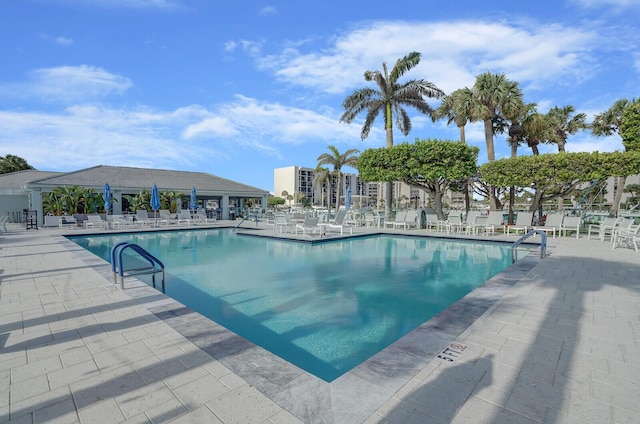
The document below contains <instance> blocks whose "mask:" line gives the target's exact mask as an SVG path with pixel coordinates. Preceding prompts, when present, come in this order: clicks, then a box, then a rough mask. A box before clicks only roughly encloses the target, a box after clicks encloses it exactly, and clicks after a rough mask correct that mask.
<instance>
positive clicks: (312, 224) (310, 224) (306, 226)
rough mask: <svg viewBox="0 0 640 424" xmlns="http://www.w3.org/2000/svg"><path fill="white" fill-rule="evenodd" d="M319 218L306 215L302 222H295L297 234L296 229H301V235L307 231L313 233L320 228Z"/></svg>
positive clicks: (304, 234)
mask: <svg viewBox="0 0 640 424" xmlns="http://www.w3.org/2000/svg"><path fill="white" fill-rule="evenodd" d="M318 220H319V218H318V217H317V216H315V217H314V216H308V217H306V218H305V219H304V222H299V223H297V224H296V234H298V230H302V236H303V237H304V236H306V235H307V233H309V234H315V233H317V232H318V231H320V230H321V228H320V226H319V225H318Z"/></svg>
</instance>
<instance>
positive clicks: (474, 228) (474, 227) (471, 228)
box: [464, 215, 489, 236]
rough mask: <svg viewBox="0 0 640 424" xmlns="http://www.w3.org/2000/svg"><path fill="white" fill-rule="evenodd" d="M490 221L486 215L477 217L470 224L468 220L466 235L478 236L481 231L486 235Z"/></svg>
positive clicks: (465, 229) (465, 228) (465, 227)
mask: <svg viewBox="0 0 640 424" xmlns="http://www.w3.org/2000/svg"><path fill="white" fill-rule="evenodd" d="M488 219H489V217H488V216H485V215H476V216H475V218H474V220H473V222H470V221H469V220H468V219H467V222H466V224H465V226H464V231H465V234H473V235H474V236H476V235H478V233H479V232H480V231H482V232H483V233H486V232H487V221H488Z"/></svg>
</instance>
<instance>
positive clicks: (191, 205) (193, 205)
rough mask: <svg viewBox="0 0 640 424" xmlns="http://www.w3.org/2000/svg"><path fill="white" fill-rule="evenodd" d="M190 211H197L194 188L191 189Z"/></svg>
mask: <svg viewBox="0 0 640 424" xmlns="http://www.w3.org/2000/svg"><path fill="white" fill-rule="evenodd" d="M189 206H190V207H191V210H192V211H195V210H196V209H198V202H197V201H196V188H195V187H191V204H190V205H189Z"/></svg>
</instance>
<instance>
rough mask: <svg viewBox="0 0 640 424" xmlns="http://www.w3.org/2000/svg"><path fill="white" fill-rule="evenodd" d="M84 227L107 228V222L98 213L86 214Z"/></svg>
mask: <svg viewBox="0 0 640 424" xmlns="http://www.w3.org/2000/svg"><path fill="white" fill-rule="evenodd" d="M84 228H102V229H105V230H106V229H107V228H109V223H108V222H107V221H105V220H104V219H102V218H101V217H100V215H87V220H86V221H84Z"/></svg>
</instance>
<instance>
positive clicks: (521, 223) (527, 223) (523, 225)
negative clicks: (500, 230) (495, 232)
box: [507, 212, 533, 235]
mask: <svg viewBox="0 0 640 424" xmlns="http://www.w3.org/2000/svg"><path fill="white" fill-rule="evenodd" d="M531 221H533V212H518V217H517V218H516V223H515V224H514V225H508V226H507V235H509V233H511V230H513V231H514V232H515V233H516V235H518V232H519V231H520V230H522V233H523V234H526V233H527V230H529V227H531Z"/></svg>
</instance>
